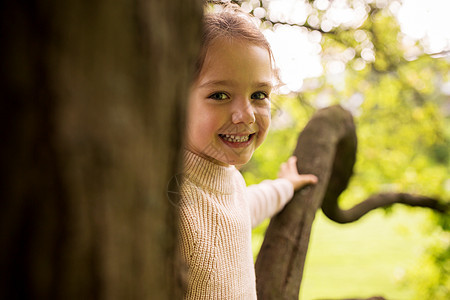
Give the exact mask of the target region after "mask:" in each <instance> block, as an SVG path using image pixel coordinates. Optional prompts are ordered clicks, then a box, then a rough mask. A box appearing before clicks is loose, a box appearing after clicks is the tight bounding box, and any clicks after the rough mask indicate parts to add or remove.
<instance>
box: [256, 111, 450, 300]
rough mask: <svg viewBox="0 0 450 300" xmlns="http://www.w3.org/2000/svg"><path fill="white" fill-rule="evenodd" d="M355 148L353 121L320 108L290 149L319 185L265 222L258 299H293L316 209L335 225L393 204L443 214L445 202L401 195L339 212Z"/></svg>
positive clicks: (258, 264) (344, 113)
mask: <svg viewBox="0 0 450 300" xmlns="http://www.w3.org/2000/svg"><path fill="white" fill-rule="evenodd" d="M356 146H357V139H356V131H355V126H354V123H353V117H352V115H351V114H350V113H349V112H348V111H346V110H344V109H343V108H342V107H340V106H332V107H328V108H325V109H322V110H319V111H318V112H316V114H315V115H314V116H313V117H312V118H311V120H310V121H309V122H308V124H307V125H306V127H305V129H304V130H303V131H302V132H301V134H300V136H299V138H298V142H297V148H296V149H295V151H294V155H295V156H297V159H298V165H297V166H298V168H299V170H301V171H302V172H303V173H311V174H315V175H316V176H317V177H318V178H319V182H318V183H317V184H316V185H315V186H312V187H307V188H304V189H302V190H300V191H297V192H296V193H295V194H294V197H293V199H292V201H291V202H289V203H288V205H286V207H285V209H283V210H282V211H281V212H280V213H279V214H278V215H276V216H275V217H273V218H272V220H271V221H270V224H269V227H268V228H267V231H266V236H265V238H264V242H263V244H262V246H261V250H260V253H259V255H258V258H257V260H256V266H255V269H256V287H257V292H258V299H263V300H265V299H298V292H299V288H300V284H301V281H302V275H303V267H304V263H305V258H306V253H307V251H308V244H309V237H310V234H311V226H312V223H313V221H314V217H315V214H316V211H317V209H319V208H320V207H321V208H322V210H323V211H324V213H325V214H326V215H327V216H328V217H329V218H330V219H332V220H334V221H336V222H339V223H348V222H353V221H355V220H357V219H359V218H360V217H362V216H363V215H365V214H366V213H368V212H369V211H371V210H374V209H376V208H379V207H385V206H389V205H392V204H394V203H403V204H406V205H410V206H421V207H428V208H431V209H434V210H436V211H440V212H445V211H448V209H449V204H441V203H440V202H439V201H438V200H437V199H433V198H429V197H425V196H418V195H411V194H405V193H397V194H395V193H384V194H377V195H374V196H371V197H369V198H368V199H367V200H366V201H363V202H361V203H360V204H358V205H356V206H355V207H353V208H351V209H349V210H342V209H340V208H339V205H338V201H337V200H338V197H339V195H340V194H341V193H342V192H343V191H344V190H345V189H346V188H347V185H348V182H349V179H350V177H351V176H352V174H353V166H354V163H355V160H356Z"/></svg>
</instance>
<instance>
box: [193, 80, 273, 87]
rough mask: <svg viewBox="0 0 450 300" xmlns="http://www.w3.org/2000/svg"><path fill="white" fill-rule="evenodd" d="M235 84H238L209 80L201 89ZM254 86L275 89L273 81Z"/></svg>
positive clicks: (231, 81)
mask: <svg viewBox="0 0 450 300" xmlns="http://www.w3.org/2000/svg"><path fill="white" fill-rule="evenodd" d="M234 84H237V82H236V81H234V80H209V81H206V82H204V83H202V84H201V85H200V86H199V87H200V88H204V87H208V86H215V85H220V86H230V85H234ZM253 86H254V87H256V88H273V84H272V82H271V81H262V82H256V83H254V84H253Z"/></svg>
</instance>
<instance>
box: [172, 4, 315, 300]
mask: <svg viewBox="0 0 450 300" xmlns="http://www.w3.org/2000/svg"><path fill="white" fill-rule="evenodd" d="M272 57H273V56H272V52H271V50H270V46H269V44H268V43H267V41H266V39H265V38H264V36H263V34H262V33H261V32H260V31H259V30H258V28H257V27H256V26H255V25H254V24H253V23H252V22H251V20H250V18H249V17H248V16H246V15H244V14H243V13H242V12H239V11H237V10H236V9H230V8H226V9H225V10H224V11H222V12H220V13H214V14H207V15H206V16H205V20H204V36H203V43H202V48H201V53H200V57H199V60H198V70H197V78H196V80H195V81H194V83H193V85H192V87H191V92H190V97H189V111H188V122H187V125H188V127H187V143H186V152H185V157H184V159H185V161H184V163H185V168H184V181H183V184H182V186H181V202H180V218H181V220H180V244H181V245H180V246H181V251H182V254H183V257H184V259H185V260H186V263H187V265H188V267H189V273H188V274H189V275H188V288H187V293H186V299H245V300H248V299H256V288H255V272H254V266H253V257H252V250H251V228H252V227H254V226H256V225H258V224H259V223H260V222H261V221H263V220H264V219H265V218H267V217H271V216H273V215H274V214H275V213H277V212H278V211H279V210H281V209H282V208H283V207H284V205H285V204H286V203H287V202H288V201H289V200H290V199H291V197H292V195H293V192H294V190H296V189H299V188H301V187H302V186H305V185H307V184H313V183H315V182H316V181H317V178H316V177H315V176H314V175H299V174H298V172H297V168H296V159H295V157H291V158H290V159H289V160H288V161H287V162H286V163H284V164H283V165H282V166H281V169H280V173H279V179H276V180H272V181H270V180H266V181H263V182H262V183H261V184H258V185H254V186H249V187H246V184H245V181H244V179H243V177H242V175H241V174H240V173H239V171H238V170H237V169H236V167H235V166H236V165H242V164H245V163H247V162H248V161H249V159H250V158H251V156H252V154H253V152H254V151H255V149H256V148H257V147H258V146H259V145H261V143H262V142H263V141H264V139H265V137H266V135H267V131H268V128H269V125H270V99H269V95H270V93H271V90H272V83H273V82H274V70H273V63H272Z"/></svg>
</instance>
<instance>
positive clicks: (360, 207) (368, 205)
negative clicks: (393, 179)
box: [322, 193, 450, 224]
mask: <svg viewBox="0 0 450 300" xmlns="http://www.w3.org/2000/svg"><path fill="white" fill-rule="evenodd" d="M396 203H401V204H405V205H409V206H418V207H427V208H431V209H433V210H435V211H438V212H441V213H445V212H448V210H449V208H450V205H449V204H448V203H441V202H440V201H439V200H438V199H434V198H430V197H426V196H421V195H413V194H407V193H380V194H375V195H372V196H370V197H369V198H367V199H366V200H364V201H363V202H361V203H359V204H357V205H355V206H354V207H352V208H350V209H347V210H342V209H340V208H339V206H338V205H337V201H335V202H334V203H333V204H332V205H325V202H324V204H323V205H322V211H323V212H324V214H325V215H326V216H327V217H328V218H329V219H330V220H333V221H335V222H338V223H341V224H344V223H351V222H354V221H356V220H358V219H360V218H361V217H363V216H364V215H365V214H367V213H368V212H370V211H372V210H374V209H377V208H380V207H388V206H391V205H393V204H396Z"/></svg>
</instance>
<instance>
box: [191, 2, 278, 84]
mask: <svg viewBox="0 0 450 300" xmlns="http://www.w3.org/2000/svg"><path fill="white" fill-rule="evenodd" d="M218 38H229V39H237V40H241V41H246V42H249V43H251V44H253V45H255V46H259V47H262V48H264V49H267V51H268V52H269V56H270V59H271V60H272V62H273V53H272V50H271V48H270V45H269V42H267V40H266V38H265V36H264V35H263V34H262V32H261V31H260V30H259V28H258V27H257V26H256V25H255V23H253V21H252V19H251V16H250V15H249V14H247V13H245V12H243V11H242V10H241V9H240V7H239V6H238V5H233V4H227V5H223V6H222V7H221V10H220V11H219V12H213V13H208V12H207V13H205V16H204V19H203V36H202V43H201V48H200V54H199V57H198V59H197V64H196V76H198V75H199V74H200V72H201V70H202V67H203V63H204V61H205V58H206V53H207V52H208V47H209V46H210V45H211V44H212V43H213V42H214V41H215V40H216V39H218Z"/></svg>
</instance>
